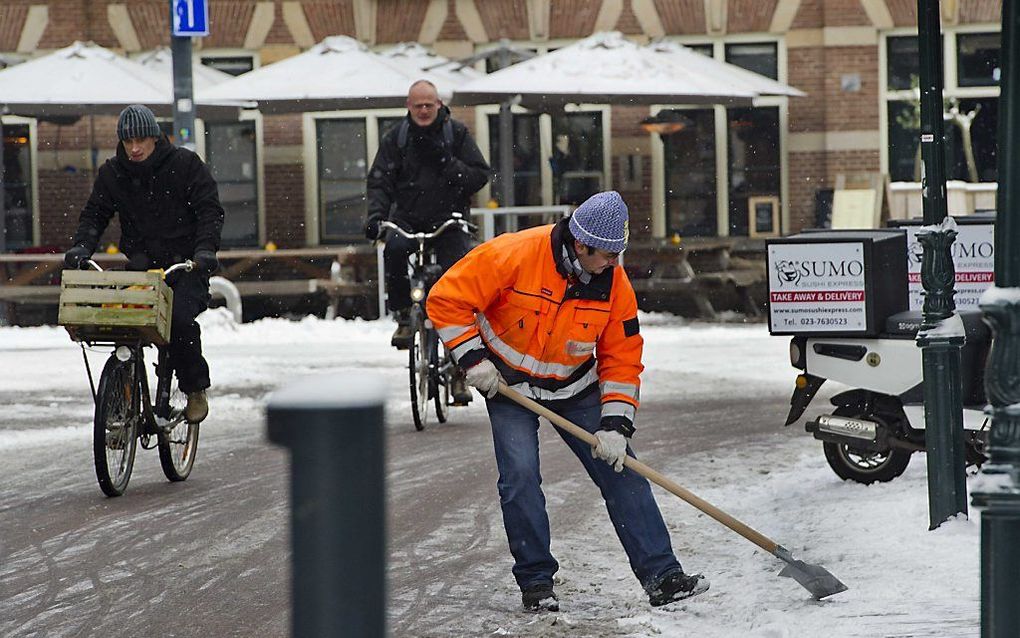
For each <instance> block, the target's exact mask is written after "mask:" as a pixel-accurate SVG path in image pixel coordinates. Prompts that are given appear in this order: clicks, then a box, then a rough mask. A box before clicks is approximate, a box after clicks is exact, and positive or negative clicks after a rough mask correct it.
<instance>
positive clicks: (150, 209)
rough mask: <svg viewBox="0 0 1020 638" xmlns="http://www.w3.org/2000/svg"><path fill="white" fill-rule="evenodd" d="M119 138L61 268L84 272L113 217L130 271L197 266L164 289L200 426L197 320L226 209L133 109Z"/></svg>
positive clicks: (173, 342) (151, 121)
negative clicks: (168, 293) (171, 297)
mask: <svg viewBox="0 0 1020 638" xmlns="http://www.w3.org/2000/svg"><path fill="white" fill-rule="evenodd" d="M117 137H118V139H119V140H120V143H119V144H118V145H117V154H116V156H114V157H111V158H110V159H108V160H106V162H105V163H104V164H103V165H102V166H101V167H100V168H99V172H98V175H97V176H96V181H95V183H94V184H93V186H92V194H91V195H90V196H89V199H88V201H87V202H86V203H85V206H84V207H83V208H82V211H81V215H80V217H79V222H78V230H77V232H75V234H74V245H73V246H72V247H71V248H70V250H68V251H67V253H66V254H65V255H64V262H65V265H66V266H67V267H68V268H79V267H81V264H82V262H83V261H85V260H87V259H88V258H89V257H90V256H91V255H92V253H93V252H95V250H96V247H97V246H98V244H99V239H100V237H102V235H103V231H105V230H106V227H107V225H108V224H109V223H110V219H111V218H112V217H113V216H114V214H116V215H117V218H118V220H119V221H120V228H121V239H120V244H119V247H120V250H121V252H123V253H124V255H125V256H127V258H128V268H129V269H131V270H147V269H149V268H166V267H167V266H170V265H172V264H175V263H178V262H182V261H184V260H185V259H191V260H193V261H194V262H195V264H196V267H197V268H196V270H194V271H192V272H183V271H178V272H175V273H172V274H171V275H170V276H168V277H167V283H168V284H169V285H170V287H171V288H173V291H174V304H173V316H172V320H171V326H170V345H169V351H170V361H171V364H172V365H173V366H174V370H176V372H177V377H178V381H179V384H180V389H181V391H182V392H184V393H186V394H187V395H188V405H187V408H186V409H185V417H186V418H187V419H188V420H189V421H191V422H193V423H198V422H200V421H202V420H203V419H204V418H205V417H206V416H207V414H208V412H209V405H208V401H207V398H206V393H205V391H206V389H207V388H208V387H209V385H210V382H209V365H208V363H207V362H206V360H205V358H204V357H203V356H202V340H201V329H200V328H199V325H198V322H196V321H195V317H197V316H198V315H199V313H201V312H202V311H203V310H205V309H206V308H208V307H209V275H210V274H211V273H213V272H214V271H215V270H216V268H217V267H218V265H219V264H218V261H217V259H216V251H217V250H218V249H219V247H220V234H221V232H222V230H223V207H222V206H221V205H220V199H219V193H218V190H217V187H216V181H215V180H214V179H213V177H212V174H211V173H210V172H209V169H208V167H207V166H206V165H205V163H203V162H202V160H201V159H200V158H199V157H198V155H196V154H195V153H193V152H192V151H190V150H188V149H185V148H178V147H176V146H174V145H173V144H171V143H170V141H169V140H167V138H166V136H164V135H163V134H162V132H161V131H160V130H159V125H158V124H157V123H156V117H155V116H154V115H153V113H152V111H151V110H149V109H148V108H147V107H145V106H142V105H140V104H134V105H131V106H129V107H127V108H125V109H124V110H123V111H122V112H121V114H120V118H119V120H118V122H117Z"/></svg>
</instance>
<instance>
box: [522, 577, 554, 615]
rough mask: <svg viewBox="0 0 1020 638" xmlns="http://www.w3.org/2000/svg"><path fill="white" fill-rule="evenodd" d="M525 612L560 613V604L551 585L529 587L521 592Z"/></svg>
mask: <svg viewBox="0 0 1020 638" xmlns="http://www.w3.org/2000/svg"><path fill="white" fill-rule="evenodd" d="M521 603H522V604H523V605H524V611H559V610H560V602H559V599H557V598H556V594H555V593H554V592H553V587H552V585H551V584H541V585H529V586H528V587H525V588H524V589H522V590H521Z"/></svg>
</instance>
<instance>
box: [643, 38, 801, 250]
mask: <svg viewBox="0 0 1020 638" xmlns="http://www.w3.org/2000/svg"><path fill="white" fill-rule="evenodd" d="M684 45H685V46H687V47H688V48H690V49H692V50H694V51H696V52H697V53H701V54H702V55H706V56H709V57H716V58H721V59H724V60H725V61H726V62H728V63H730V64H734V65H736V66H739V67H742V68H745V69H747V70H749V71H754V72H755V73H759V74H761V75H764V76H766V77H770V78H772V79H777V80H778V79H780V73H779V70H780V68H781V60H780V50H779V46H778V44H777V43H776V42H759V41H736V42H715V43H712V44H708V43H684ZM786 100H787V99H786V98H783V97H774V98H759V99H758V100H756V102H755V106H754V107H742V108H724V107H722V106H717V107H713V108H704V107H702V108H676V109H674V110H676V111H677V112H679V113H680V114H682V115H683V116H684V118H683V120H682V122H683V125H682V126H680V127H678V128H677V130H674V131H673V132H670V133H660V139H661V141H662V147H661V151H662V153H661V166H662V169H661V170H662V181H661V184H662V186H661V188H662V192H661V195H659V194H656V200H655V201H657V202H661V207H662V210H663V213H664V223H663V224H662V229H663V231H664V234H665V236H671V235H674V234H676V235H681V236H689V237H699V236H700V237H713V236H719V235H730V236H746V235H748V234H749V233H748V227H749V218H750V211H749V202H750V200H751V198H755V197H775V198H777V199H778V200H779V201H782V199H783V191H784V185H785V183H784V180H783V164H784V162H783V153H782V134H781V132H782V130H783V127H784V126H785V123H784V122H785V120H784V117H785V107H786ZM653 110H654V109H653Z"/></svg>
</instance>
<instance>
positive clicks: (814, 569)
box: [499, 383, 847, 600]
mask: <svg viewBox="0 0 1020 638" xmlns="http://www.w3.org/2000/svg"><path fill="white" fill-rule="evenodd" d="M499 393H500V394H502V395H503V396H505V397H506V398H508V399H510V400H511V401H514V402H515V403H518V404H520V405H522V406H524V407H526V408H528V409H529V410H531V411H532V412H534V413H535V414H538V415H539V416H544V417H545V418H546V419H548V420H549V422H550V423H552V424H553V425H555V426H556V427H558V428H560V429H561V430H565V431H567V432H569V433H570V434H573V435H574V436H576V437H577V438H579V439H581V440H582V441H584V442H585V443H587V444H588V445H591V446H592V447H594V446H595V445H597V444H598V439H597V438H595V435H593V434H589V433H588V431H587V430H585V429H583V428H581V427H580V426H577V425H574V424H573V423H571V422H570V421H568V420H567V419H565V418H563V417H561V416H560V415H558V414H556V413H555V412H553V411H552V410H550V409H548V408H546V407H544V406H542V405H541V404H539V403H537V402H535V401H532V400H531V399H529V398H528V397H526V396H524V395H522V394H520V393H519V392H516V391H514V390H511V389H510V388H509V387H507V386H506V385H505V384H504V383H500V384H499ZM624 465H625V466H627V467H629V468H630V469H632V470H634V471H635V472H637V473H638V474H640V475H641V476H643V477H645V478H646V479H648V480H649V481H651V482H653V483H655V484H656V485H658V486H659V487H662V488H664V489H666V490H668V491H670V492H672V493H673V494H674V495H676V496H679V497H680V498H682V499H683V500H685V501H687V502H688V503H690V504H691V505H693V506H694V507H696V508H698V509H699V510H701V511H702V512H704V513H706V514H708V515H709V516H711V517H712V518H714V519H715V520H717V521H719V522H720V523H722V524H723V525H725V526H726V527H728V528H730V529H731V530H733V531H734V532H736V533H738V534H740V535H741V536H743V537H744V538H746V539H747V540H749V541H751V542H752V543H754V544H755V545H757V546H758V547H760V548H762V549H764V550H765V551H766V552H768V553H770V554H772V555H773V556H775V557H776V558H778V559H780V560H782V561H783V562H785V563H786V567H784V568H783V570H782V571H781V572H779V575H780V576H786V577H787V578H792V579H794V580H795V581H797V582H798V583H800V584H801V586H803V587H804V589H806V590H808V591H809V592H811V595H812V596H814V597H815V599H817V600H821V599H822V598H825V597H826V596H832V595H833V594H838V593H839V592H842V591H846V589H847V587H846V585H844V584H843V583H842V582H840V580H839V579H838V578H836V577H835V576H833V575H832V574H830V573H829V572H828V570H826V569H825V568H824V567H822V566H820V565H812V564H810V563H805V562H804V561H802V560H797V559H795V558H794V557H793V556H792V555H791V554H790V550H788V549H786V548H785V547H783V546H782V545H780V544H778V543H776V542H775V541H774V540H772V539H770V538H768V537H767V536H765V535H764V534H761V533H760V532H758V531H756V530H754V529H751V528H750V527H748V526H747V525H745V524H744V523H742V522H740V521H739V520H737V519H735V518H733V517H732V516H730V515H729V514H727V513H726V512H724V511H722V510H721V509H719V508H717V507H715V506H714V505H712V504H711V503H709V502H707V501H704V500H702V499H701V498H699V497H698V496H696V495H695V494H694V493H692V492H690V491H688V490H687V489H685V488H683V487H681V486H680V485H678V484H677V483H674V482H673V481H671V480H669V479H668V478H666V477H665V476H663V475H662V474H660V473H658V472H656V471H655V470H653V469H652V468H650V467H648V466H647V465H645V464H644V463H642V462H641V461H638V460H637V459H635V458H633V457H630V456H628V457H627V458H626V459H625V460H624Z"/></svg>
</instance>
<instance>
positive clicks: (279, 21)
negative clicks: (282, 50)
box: [266, 0, 294, 44]
mask: <svg viewBox="0 0 1020 638" xmlns="http://www.w3.org/2000/svg"><path fill="white" fill-rule="evenodd" d="M282 2H283V0H274V2H273V26H272V27H270V29H269V33H268V34H266V44H294V37H293V36H292V35H291V34H290V29H288V28H287V23H285V22H284V21H283V5H282Z"/></svg>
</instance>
